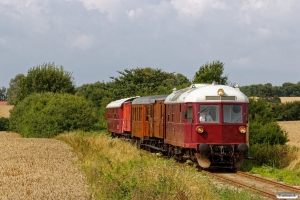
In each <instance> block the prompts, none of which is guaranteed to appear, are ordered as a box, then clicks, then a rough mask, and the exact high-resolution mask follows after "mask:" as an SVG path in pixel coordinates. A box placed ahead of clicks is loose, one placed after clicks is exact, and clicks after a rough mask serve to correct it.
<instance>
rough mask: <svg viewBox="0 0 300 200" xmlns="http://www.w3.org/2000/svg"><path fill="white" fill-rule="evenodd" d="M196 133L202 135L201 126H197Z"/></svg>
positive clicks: (202, 129)
mask: <svg viewBox="0 0 300 200" xmlns="http://www.w3.org/2000/svg"><path fill="white" fill-rule="evenodd" d="M196 131H197V133H200V134H201V133H203V132H204V128H203V127H202V126H197V128H196Z"/></svg>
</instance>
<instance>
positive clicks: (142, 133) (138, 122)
mask: <svg viewBox="0 0 300 200" xmlns="http://www.w3.org/2000/svg"><path fill="white" fill-rule="evenodd" d="M167 96H168V95H156V96H146V97H140V98H136V99H134V100H133V101H132V136H133V137H137V138H142V139H149V138H151V137H156V138H161V139H163V136H164V126H163V124H164V99H165V98H166V97H167Z"/></svg>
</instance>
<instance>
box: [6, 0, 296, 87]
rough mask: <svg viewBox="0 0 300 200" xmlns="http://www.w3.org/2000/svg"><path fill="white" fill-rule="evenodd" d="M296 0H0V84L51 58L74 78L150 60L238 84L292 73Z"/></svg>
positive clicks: (99, 76) (89, 78) (104, 77)
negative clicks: (217, 67)
mask: <svg viewBox="0 0 300 200" xmlns="http://www.w3.org/2000/svg"><path fill="white" fill-rule="evenodd" d="M299 54H300V3H299V1H298V0H261V1H259V0H243V1H241V0H238V1H236V0H226V1H225V0H223V1H222V0H165V1H163V0H150V1H149V0H126V1H124V0H0V88H1V87H3V86H4V87H8V86H9V81H10V79H11V78H14V77H15V76H16V75H17V74H24V75H27V72H28V70H29V69H30V68H32V67H34V66H37V65H42V64H43V63H49V62H51V63H52V62H54V63H55V64H56V65H59V66H60V65H62V66H63V67H64V69H65V70H66V71H68V72H72V75H73V77H74V79H75V85H76V86H81V85H83V84H85V83H95V82H97V81H105V82H107V81H109V80H111V79H110V78H109V77H110V76H115V77H117V76H119V73H118V72H117V71H124V69H126V68H127V69H134V68H137V67H140V68H144V67H151V68H155V69H162V70H163V71H166V72H176V73H181V74H183V75H185V76H186V77H187V78H188V79H192V78H193V77H194V75H195V73H196V72H197V71H198V70H199V68H200V66H201V65H204V64H205V63H207V62H212V61H214V60H220V61H221V62H223V63H224V64H225V65H224V69H225V70H224V75H228V80H229V82H230V83H236V84H239V85H240V86H245V85H251V84H260V83H261V84H265V83H271V84H272V85H273V86H275V85H279V86H280V85H282V83H285V82H291V83H298V82H299V81H300V67H299V63H300V55H299Z"/></svg>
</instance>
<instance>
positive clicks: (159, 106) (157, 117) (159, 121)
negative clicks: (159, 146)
mask: <svg viewBox="0 0 300 200" xmlns="http://www.w3.org/2000/svg"><path fill="white" fill-rule="evenodd" d="M163 122H164V101H163V100H157V101H156V102H155V104H154V105H153V127H154V128H153V136H154V137H156V138H161V139H162V138H163V137H164V131H163V130H164V126H163V125H164V123H163Z"/></svg>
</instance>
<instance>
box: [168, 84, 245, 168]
mask: <svg viewBox="0 0 300 200" xmlns="http://www.w3.org/2000/svg"><path fill="white" fill-rule="evenodd" d="M248 102H249V101H248V98H247V97H246V96H245V95H244V94H243V93H242V92H240V91H239V89H237V88H233V87H230V86H225V85H217V84H194V85H192V86H191V87H189V88H185V89H182V90H178V91H174V92H173V93H172V94H170V95H169V96H168V97H167V98H166V100H165V105H166V113H167V114H168V113H171V112H172V115H174V116H180V117H177V118H176V117H175V118H171V120H166V135H165V143H167V144H170V145H172V146H176V147H180V148H181V151H179V152H183V153H185V154H191V153H190V151H191V150H192V151H193V154H195V156H196V158H197V161H198V163H199V165H200V166H201V167H202V168H209V167H213V166H218V167H222V166H224V167H230V168H239V167H241V165H242V164H243V160H244V157H245V155H246V154H247V150H248V145H249V143H248V139H249V136H248V134H249V133H248ZM174 108H175V109H174ZM187 151H189V152H188V153H187ZM177 152H178V151H177Z"/></svg>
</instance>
